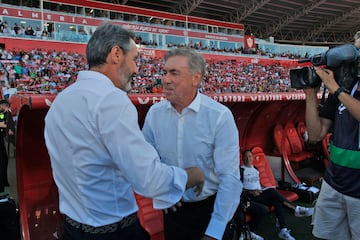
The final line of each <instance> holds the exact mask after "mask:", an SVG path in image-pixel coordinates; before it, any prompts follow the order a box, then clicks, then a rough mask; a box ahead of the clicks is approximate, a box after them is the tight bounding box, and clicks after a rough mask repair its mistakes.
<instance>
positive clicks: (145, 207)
mask: <svg viewBox="0 0 360 240" xmlns="http://www.w3.org/2000/svg"><path fill="white" fill-rule="evenodd" d="M135 198H136V202H137V204H138V206H139V211H138V217H139V220H140V223H141V225H142V226H143V227H144V228H145V230H146V231H147V232H148V233H149V235H150V238H151V240H163V239H164V220H163V213H162V211H161V210H156V209H154V208H153V201H152V199H150V198H145V197H143V196H141V195H139V194H136V193H135Z"/></svg>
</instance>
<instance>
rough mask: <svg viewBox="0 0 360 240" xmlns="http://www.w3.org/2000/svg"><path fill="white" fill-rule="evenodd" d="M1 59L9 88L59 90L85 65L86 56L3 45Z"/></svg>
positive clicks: (39, 90)
mask: <svg viewBox="0 0 360 240" xmlns="http://www.w3.org/2000/svg"><path fill="white" fill-rule="evenodd" d="M0 59H1V60H2V62H3V65H4V68H5V70H6V71H7V73H8V74H7V75H8V79H7V82H8V86H7V87H8V88H16V90H17V91H34V92H39V93H42V92H50V93H57V92H58V91H61V90H62V89H63V88H65V87H66V86H67V85H69V84H70V83H71V82H73V81H74V80H75V79H76V76H77V73H78V72H79V71H80V70H83V69H85V68H86V60H85V57H84V56H83V55H81V54H77V53H69V52H66V51H55V50H54V51H48V50H42V49H33V50H31V51H27V52H26V51H22V50H15V49H14V50H5V49H0Z"/></svg>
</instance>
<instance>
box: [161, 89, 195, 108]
mask: <svg viewBox="0 0 360 240" xmlns="http://www.w3.org/2000/svg"><path fill="white" fill-rule="evenodd" d="M200 104H201V94H200V93H199V92H197V93H196V96H195V98H194V100H193V101H192V102H191V103H190V104H189V105H188V106H187V107H186V108H184V110H185V109H189V110H192V111H194V112H198V111H199V110H200ZM167 108H168V109H174V107H173V106H172V105H171V103H170V102H169V101H168V103H167Z"/></svg>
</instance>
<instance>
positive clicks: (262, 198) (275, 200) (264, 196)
mask: <svg viewBox="0 0 360 240" xmlns="http://www.w3.org/2000/svg"><path fill="white" fill-rule="evenodd" d="M251 201H254V202H258V203H262V204H264V205H267V206H274V207H275V215H276V217H277V219H278V220H279V225H280V228H284V227H286V224H285V217H284V208H283V203H284V202H285V201H287V200H286V198H285V197H284V196H282V195H281V194H280V193H278V192H277V191H276V190H275V189H274V188H269V189H266V190H265V191H263V192H262V193H261V194H260V195H259V196H256V197H251Z"/></svg>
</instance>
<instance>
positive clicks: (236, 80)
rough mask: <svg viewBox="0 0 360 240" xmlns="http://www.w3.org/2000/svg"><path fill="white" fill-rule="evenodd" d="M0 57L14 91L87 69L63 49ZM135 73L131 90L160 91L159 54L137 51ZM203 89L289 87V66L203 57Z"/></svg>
mask: <svg viewBox="0 0 360 240" xmlns="http://www.w3.org/2000/svg"><path fill="white" fill-rule="evenodd" d="M0 59H1V60H2V62H3V64H4V68H5V70H6V71H7V73H8V75H7V76H8V81H7V82H8V83H9V84H8V85H9V86H8V87H9V88H16V90H17V91H35V92H39V93H44V92H50V93H57V92H59V91H61V90H62V89H64V88H65V87H66V86H68V85H69V84H71V83H72V82H74V81H75V80H76V77H77V73H78V72H79V71H81V70H84V69H87V64H86V58H85V56H84V55H82V54H78V53H71V52H66V51H55V50H54V51H48V50H42V49H33V50H31V51H27V52H26V51H22V50H15V49H14V50H5V49H0ZM137 64H138V66H139V74H138V75H137V76H134V78H133V85H132V90H131V93H161V92H162V83H161V78H162V77H161V76H162V66H163V64H164V62H163V59H162V58H158V57H152V56H148V55H146V54H143V53H140V54H139V55H138V58H137ZM200 91H201V92H203V93H257V92H289V91H293V90H292V89H291V88H290V83H289V68H288V67H284V66H282V65H280V64H278V63H276V61H274V63H269V64H266V65H260V64H258V63H249V62H243V61H241V60H222V61H219V60H211V59H208V60H207V75H206V76H205V78H204V81H203V83H202V85H201V88H200Z"/></svg>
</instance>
